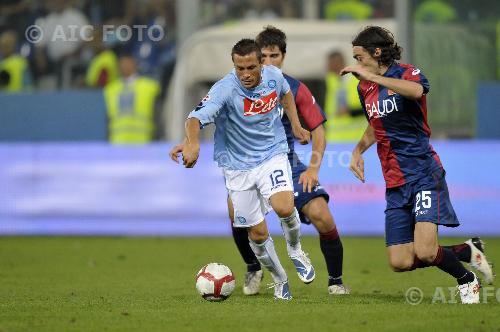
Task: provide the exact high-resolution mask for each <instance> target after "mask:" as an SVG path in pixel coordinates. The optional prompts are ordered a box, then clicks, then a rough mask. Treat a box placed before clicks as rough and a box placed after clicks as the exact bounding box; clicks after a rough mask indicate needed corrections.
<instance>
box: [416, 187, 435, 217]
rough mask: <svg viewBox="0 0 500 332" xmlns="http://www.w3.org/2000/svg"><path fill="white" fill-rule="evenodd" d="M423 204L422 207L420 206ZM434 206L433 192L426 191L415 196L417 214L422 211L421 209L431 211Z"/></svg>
mask: <svg viewBox="0 0 500 332" xmlns="http://www.w3.org/2000/svg"><path fill="white" fill-rule="evenodd" d="M420 204H422V205H420ZM431 206H432V198H431V191H428V190H424V191H421V192H419V193H417V195H416V196H415V213H417V212H418V211H419V210H420V207H422V208H424V209H430V208H431Z"/></svg>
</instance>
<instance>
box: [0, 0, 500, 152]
mask: <svg viewBox="0 0 500 332" xmlns="http://www.w3.org/2000/svg"><path fill="white" fill-rule="evenodd" d="M406 2H407V3H408V4H409V13H410V15H409V16H410V17H409V18H408V19H409V21H408V24H409V25H411V26H414V30H413V31H414V32H413V38H412V39H411V44H412V45H411V50H412V52H411V54H410V55H408V58H409V59H411V60H412V62H413V63H415V64H416V65H417V66H421V67H423V68H424V70H425V72H426V74H427V76H429V78H431V84H433V86H434V87H437V89H438V90H437V91H438V92H437V93H436V92H434V94H433V97H432V98H433V99H431V105H432V106H434V107H433V108H431V110H432V112H433V114H432V115H431V120H433V121H431V122H433V123H434V126H435V127H436V128H437V132H438V134H439V135H440V136H441V137H473V136H474V135H475V134H476V128H475V124H476V122H477V120H476V112H477V99H478V97H477V89H478V84H479V83H478V82H480V81H491V80H497V79H499V78H500V23H499V22H500V5H499V3H498V1H496V0H484V1H472V0H454V1H452V0H414V1H406ZM395 8H396V1H395V0H365V1H361V0H279V1H266V0H185V1H175V0H124V1H104V0H66V1H65V0H41V1H32V0H2V1H0V59H1V60H0V91H2V92H8V93H18V92H30V93H38V92H43V91H57V90H81V89H103V88H108V91H105V92H104V96H105V103H106V109H107V115H108V118H109V119H112V118H113V117H115V118H116V116H118V115H119V114H121V113H123V112H124V108H125V109H127V108H128V109H130V112H133V111H134V107H137V106H134V103H136V101H137V100H142V101H140V103H141V106H140V107H141V108H143V110H142V111H141V112H143V113H144V114H146V116H147V117H149V118H150V121H151V122H152V123H149V124H144V123H143V124H141V126H142V127H143V129H144V128H145V127H148V128H149V127H151V128H152V127H154V128H157V129H158V130H154V133H153V132H151V130H150V129H147V130H146V129H144V130H146V131H148V134H146V135H142V137H139V136H140V135H139V136H137V137H136V138H135V139H134V138H133V137H132V136H133V135H132V134H130V135H128V134H127V135H125V136H126V137H125V138H124V137H123V136H122V138H116V137H115V139H113V137H112V130H111V129H110V131H109V133H110V135H109V136H110V139H111V141H114V142H120V141H123V143H126V142H127V141H130V142H131V143H144V142H147V141H150V140H154V139H162V138H166V137H167V138H172V136H169V135H168V133H166V132H165V131H166V129H165V128H166V126H165V125H164V123H165V119H164V118H162V117H164V113H165V107H164V106H162V105H164V104H165V100H166V98H168V95H169V84H170V82H171V78H172V75H173V73H174V70H175V65H176V60H177V56H178V55H179V50H180V48H181V46H182V45H183V43H185V41H186V40H187V39H188V38H189V37H190V36H191V35H192V34H194V33H196V32H197V31H201V30H203V29H205V28H207V27H211V26H217V25H223V26H234V25H238V24H241V23H242V22H246V21H251V20H260V21H267V22H268V23H270V24H273V22H275V21H276V20H283V19H291V20H319V21H339V22H340V21H349V20H353V21H365V20H370V19H394V17H395ZM186 12H188V13H186ZM88 25H91V26H92V29H87V30H85V34H83V33H80V32H81V31H82V30H83V29H84V28H83V27H85V26H88ZM278 25H279V24H278ZM33 26H36V27H37V28H39V29H40V30H36V31H33V30H30V29H32V28H33ZM124 26H125V27H136V26H142V27H152V26H155V27H156V30H152V32H151V33H144V31H145V30H143V31H141V30H140V29H130V30H127V29H123V28H120V27H124ZM109 27H111V28H109ZM72 29H73V30H72ZM75 31H76V32H75ZM128 32H131V33H132V35H131V36H128V37H127V36H126V37H127V38H123V34H125V35H126V34H127V33H128ZM285 32H286V31H285ZM355 33H356V31H353V32H352V34H353V35H354V34H355ZM396 33H397V32H396ZM139 34H141V37H140V38H139ZM50 36H52V39H51V38H50ZM54 36H56V38H54ZM57 37H59V38H57ZM103 37H105V38H103ZM241 37H245V36H241ZM235 41H236V40H235ZM345 57H346V55H345V54H342V52H339V51H338V50H335V49H332V50H331V52H329V53H328V55H327V56H326V57H325V58H324V69H325V75H324V77H322V78H321V80H318V79H316V80H309V81H307V80H306V83H309V85H310V88H311V90H313V93H314V94H315V96H316V97H317V99H318V100H319V102H320V103H321V105H322V106H323V108H324V109H325V111H326V112H327V114H328V116H329V117H330V118H332V117H338V118H340V119H341V120H339V121H340V122H342V121H343V120H342V117H344V119H345V120H346V121H347V122H349V121H350V120H349V119H348V118H347V117H346V116H348V115H351V116H352V117H359V116H360V115H362V114H361V112H360V110H361V108H360V105H359V102H357V101H356V99H357V98H356V95H355V92H353V91H352V90H353V89H355V85H356V84H353V83H352V82H347V81H346V80H343V79H340V78H339V77H338V75H337V74H338V71H339V69H340V68H341V67H342V66H344V65H345V64H346V63H348V62H350V59H347V60H346V59H345ZM223 74H224V73H221V76H222V75H223ZM137 78H139V80H137ZM299 78H300V77H299ZM118 82H119V83H118ZM111 83H115V85H114V86H112V87H110V86H109V85H110V84H111ZM206 83H207V84H206V86H205V88H206V87H207V86H209V85H208V84H210V83H213V82H206ZM146 90H147V91H148V92H145V91H146ZM127 91H129V92H127ZM434 91H436V90H434ZM125 92H127V93H125ZM137 94H139V95H142V97H138V96H137ZM340 94H344V95H340ZM437 94H439V96H437V97H436V95H437ZM198 97H199V96H197V98H198ZM136 104H137V103H136ZM147 105H149V106H147ZM189 106H190V107H192V106H193V105H189ZM147 107H149V108H152V109H144V108H147ZM125 113H126V112H125ZM183 115H184V113H179V116H181V117H182V116H183ZM129 120H130V119H129ZM130 121H131V120H130ZM130 121H129V122H130ZM148 121H149V120H148ZM348 126H350V124H348ZM118 127H120V125H118ZM354 127H356V125H354ZM110 128H111V127H110ZM134 130H136V131H137V130H138V129H137V128H135V129H134ZM336 134H338V132H337V133H336V132H335V131H334V130H333V129H332V130H330V131H329V140H331V141H335V140H351V139H353V140H354V139H355V138H357V137H359V131H358V130H354V131H353V132H351V133H350V134H349V133H340V134H339V135H336ZM127 137H128V138H127ZM4 140H5V139H4ZM7 140H8V139H7Z"/></svg>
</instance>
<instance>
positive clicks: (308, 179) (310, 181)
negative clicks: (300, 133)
mask: <svg viewBox="0 0 500 332" xmlns="http://www.w3.org/2000/svg"><path fill="white" fill-rule="evenodd" d="M311 138H312V154H311V160H310V162H309V166H308V167H307V169H306V170H305V171H304V172H302V174H300V178H299V183H301V184H302V190H303V191H304V192H308V193H310V192H311V191H312V190H313V188H314V187H315V186H316V185H317V184H318V182H319V176H318V173H319V169H320V167H321V161H322V160H323V154H324V153H325V147H326V139H325V128H324V127H323V125H319V126H318V127H316V128H315V129H314V130H313V131H312V132H311Z"/></svg>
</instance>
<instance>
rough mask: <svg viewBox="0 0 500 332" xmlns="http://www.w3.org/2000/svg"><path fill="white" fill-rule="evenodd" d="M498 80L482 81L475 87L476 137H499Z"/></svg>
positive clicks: (499, 87)
mask: <svg viewBox="0 0 500 332" xmlns="http://www.w3.org/2000/svg"><path fill="white" fill-rule="evenodd" d="M499 125H500V82H482V83H481V84H479V87H478V89H477V127H476V137H477V138H483V139H485V138H486V139H499V138H500V127H499Z"/></svg>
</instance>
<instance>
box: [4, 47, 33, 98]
mask: <svg viewBox="0 0 500 332" xmlns="http://www.w3.org/2000/svg"><path fill="white" fill-rule="evenodd" d="M27 69H28V62H27V61H26V59H25V58H23V57H22V56H20V55H11V56H10V57H8V58H5V59H4V60H2V62H0V71H6V72H7V73H8V74H9V76H10V81H9V84H8V85H7V86H6V87H5V88H3V90H4V91H7V92H20V91H22V90H24V89H26V88H27V87H26V86H25V84H24V83H25V82H24V75H25V74H26V70H27Z"/></svg>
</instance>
